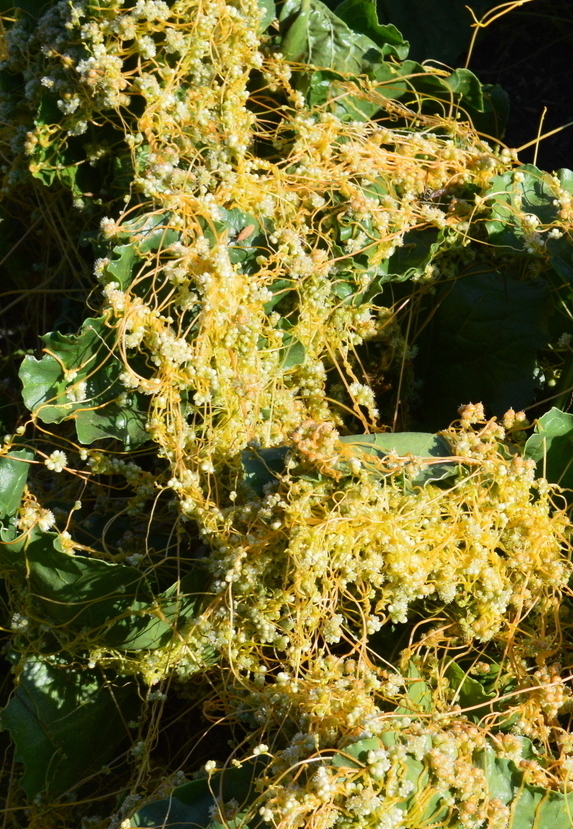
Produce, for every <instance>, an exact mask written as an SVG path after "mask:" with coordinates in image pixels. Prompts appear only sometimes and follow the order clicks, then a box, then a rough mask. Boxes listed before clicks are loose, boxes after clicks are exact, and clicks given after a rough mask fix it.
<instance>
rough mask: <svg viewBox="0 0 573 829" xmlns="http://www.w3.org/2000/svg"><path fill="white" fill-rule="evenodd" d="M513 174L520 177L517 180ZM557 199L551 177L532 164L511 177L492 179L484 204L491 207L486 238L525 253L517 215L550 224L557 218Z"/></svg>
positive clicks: (523, 239) (502, 176)
mask: <svg viewBox="0 0 573 829" xmlns="http://www.w3.org/2000/svg"><path fill="white" fill-rule="evenodd" d="M516 173H518V174H519V175H518V176H517V178H516ZM520 178H523V181H521V180H520ZM557 198H558V192H557V189H556V187H555V183H554V182H553V180H552V178H551V176H550V175H549V174H548V173H544V172H543V171H542V170H539V169H538V168H537V167H535V166H534V165H533V164H524V165H522V166H521V167H518V168H516V169H515V170H513V171H512V172H510V173H504V174H503V175H501V176H495V178H494V179H493V180H492V183H491V186H490V187H489V189H488V190H487V191H486V193H485V194H484V200H487V203H488V204H489V205H490V206H491V208H490V218H489V219H488V220H487V221H486V223H485V226H486V229H487V232H488V234H489V238H490V239H491V241H492V242H494V243H495V244H496V245H505V246H507V247H510V248H513V249H514V250H518V251H522V250H525V249H526V248H527V246H528V242H527V240H526V239H525V238H524V236H525V233H524V229H523V227H522V225H521V223H520V222H519V221H518V219H517V215H518V214H519V213H522V212H523V213H531V214H533V215H535V216H537V218H538V219H539V221H540V222H541V223H543V224H551V222H554V221H555V220H556V219H557V217H558V210H559V208H558V206H557V205H556V203H555V202H556V199H557Z"/></svg>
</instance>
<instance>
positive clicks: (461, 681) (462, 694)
mask: <svg viewBox="0 0 573 829" xmlns="http://www.w3.org/2000/svg"><path fill="white" fill-rule="evenodd" d="M446 676H447V678H448V679H449V681H450V686H451V688H452V689H453V690H454V692H455V701H456V702H457V703H458V704H459V705H460V706H461V707H462V709H465V708H469V709H472V710H470V711H468V712H467V716H469V717H470V718H471V719H473V720H479V719H481V718H482V717H485V716H486V715H487V714H491V713H492V711H493V710H494V708H493V706H492V705H491V704H488V703H490V702H491V700H492V699H495V698H496V697H497V694H496V692H495V691H490V692H489V693H487V692H486V691H485V689H484V687H483V685H482V684H481V682H478V680H477V679H474V678H473V677H471V676H468V674H466V672H465V671H463V670H462V668H460V666H459V665H456V663H455V662H452V664H451V665H449V666H448V668H447V670H446ZM475 706H480V707H479V708H476V707H475Z"/></svg>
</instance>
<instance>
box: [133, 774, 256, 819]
mask: <svg viewBox="0 0 573 829" xmlns="http://www.w3.org/2000/svg"><path fill="white" fill-rule="evenodd" d="M263 764H264V763H263V761H260V760H259V761H258V762H255V763H252V762H249V763H245V764H244V765H243V766H242V767H241V768H232V769H225V770H224V771H221V772H216V773H215V774H213V775H211V777H210V779H209V780H207V778H201V779H199V780H192V781H191V782H190V783H185V784H183V785H182V786H179V787H177V788H176V789H174V790H173V792H172V794H171V795H170V796H169V797H167V798H165V799H163V800H155V801H152V802H151V803H148V804H146V805H145V806H143V807H142V808H141V809H139V810H138V811H137V813H136V814H135V815H133V817H132V818H131V824H130V825H131V826H138V827H139V826H141V827H152V829H158V827H167V826H168V827H169V829H215V826H218V825H219V824H217V823H216V822H215V821H213V820H212V818H211V814H212V808H213V806H214V800H213V795H212V794H211V792H215V793H216V794H217V796H219V793H220V794H221V796H222V798H223V800H224V801H229V800H236V801H237V803H238V804H239V806H241V807H243V808H244V807H245V806H248V804H249V803H250V802H251V801H252V800H253V799H254V798H255V797H256V796H257V795H256V792H255V788H254V782H255V780H256V778H257V776H258V774H259V773H260V772H261V771H262V768H263Z"/></svg>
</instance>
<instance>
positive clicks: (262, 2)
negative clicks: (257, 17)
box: [258, 0, 277, 32]
mask: <svg viewBox="0 0 573 829" xmlns="http://www.w3.org/2000/svg"><path fill="white" fill-rule="evenodd" d="M258 3H259V6H261V8H262V9H263V11H264V13H263V17H262V19H261V22H260V23H259V31H260V32H264V31H265V30H266V29H267V28H268V27H269V26H270V24H271V23H272V22H273V20H274V19H275V17H276V16H277V10H276V6H275V4H274V0H258Z"/></svg>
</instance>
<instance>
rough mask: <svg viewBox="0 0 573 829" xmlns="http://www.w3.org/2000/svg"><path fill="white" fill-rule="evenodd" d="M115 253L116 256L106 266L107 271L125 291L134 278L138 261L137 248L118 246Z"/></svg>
mask: <svg viewBox="0 0 573 829" xmlns="http://www.w3.org/2000/svg"><path fill="white" fill-rule="evenodd" d="M113 252H114V254H115V255H116V256H115V258H114V259H112V260H111V262H109V264H108V265H106V268H105V271H106V273H107V274H108V275H109V276H111V277H113V281H114V282H117V283H118V284H119V287H120V288H121V290H122V291H125V290H126V289H127V288H128V287H129V285H130V283H131V280H132V278H133V265H134V263H135V261H136V259H137V257H136V255H135V247H134V245H133V244H127V245H116V246H115V247H114V249H113Z"/></svg>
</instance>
